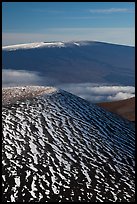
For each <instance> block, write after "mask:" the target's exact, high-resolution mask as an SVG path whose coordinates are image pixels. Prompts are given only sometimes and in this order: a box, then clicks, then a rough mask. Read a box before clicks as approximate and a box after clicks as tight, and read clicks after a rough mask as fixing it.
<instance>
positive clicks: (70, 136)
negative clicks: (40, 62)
mask: <svg viewBox="0 0 137 204" xmlns="http://www.w3.org/2000/svg"><path fill="white" fill-rule="evenodd" d="M2 93H3V95H2V97H3V106H2V128H3V137H2V201H3V202H51V201H53V202H75V201H76V202H80V201H81V202H82V201H85V202H109V201H111V202H132V201H133V202H134V201H135V129H134V124H133V123H132V122H130V121H128V120H126V119H123V118H122V117H120V116H118V115H116V114H113V113H110V112H108V111H105V110H104V109H102V108H100V107H98V106H96V105H94V104H91V103H90V102H88V101H86V100H84V99H82V98H79V97H77V96H75V95H73V94H70V93H68V92H66V91H63V90H59V89H56V88H54V87H39V86H25V87H12V88H3V89H2Z"/></svg>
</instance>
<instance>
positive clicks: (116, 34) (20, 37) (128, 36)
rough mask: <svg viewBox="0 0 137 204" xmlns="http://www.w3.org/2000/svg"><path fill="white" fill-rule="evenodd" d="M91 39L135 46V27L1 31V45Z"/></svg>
mask: <svg viewBox="0 0 137 204" xmlns="http://www.w3.org/2000/svg"><path fill="white" fill-rule="evenodd" d="M72 40H74V41H75V40H76V41H78V40H93V41H100V42H108V43H114V44H120V45H129V46H135V28H133V27H127V28H49V29H47V30H46V31H45V30H43V31H41V33H2V45H3V46H4V45H12V44H20V43H29V42H41V41H72Z"/></svg>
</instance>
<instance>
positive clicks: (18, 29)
mask: <svg viewBox="0 0 137 204" xmlns="http://www.w3.org/2000/svg"><path fill="white" fill-rule="evenodd" d="M71 40H75V41H76V40H77V41H79V40H95V41H104V42H111V43H116V44H125V45H131V46H134V44H135V3H134V2H102V3H101V2H78V3H77V2H3V3H2V44H3V46H4V45H11V44H19V43H29V42H41V41H71Z"/></svg>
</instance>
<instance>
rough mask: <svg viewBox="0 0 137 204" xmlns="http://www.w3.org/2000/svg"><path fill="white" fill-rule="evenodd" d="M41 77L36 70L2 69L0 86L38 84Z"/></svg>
mask: <svg viewBox="0 0 137 204" xmlns="http://www.w3.org/2000/svg"><path fill="white" fill-rule="evenodd" d="M41 81H42V78H41V77H40V76H39V75H38V73H36V72H28V71H25V70H12V69H3V70H2V86H3V87H8V86H21V85H39V84H40V83H41Z"/></svg>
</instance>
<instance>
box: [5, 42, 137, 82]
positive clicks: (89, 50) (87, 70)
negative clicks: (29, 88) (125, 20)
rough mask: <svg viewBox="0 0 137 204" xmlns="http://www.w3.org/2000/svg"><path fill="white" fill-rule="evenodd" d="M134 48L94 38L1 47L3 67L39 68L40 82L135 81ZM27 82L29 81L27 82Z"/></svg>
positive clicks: (31, 69)
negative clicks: (97, 40)
mask: <svg viewBox="0 0 137 204" xmlns="http://www.w3.org/2000/svg"><path fill="white" fill-rule="evenodd" d="M134 62H135V48H134V47H130V46H122V45H116V44H109V43H103V42H94V41H78V42H76V41H73V42H37V43H28V44H20V45H11V46H4V47H3V48H2V69H6V70H9V69H10V70H24V71H26V72H30V71H31V72H37V73H38V76H39V77H41V81H40V82H39V84H37V85H44V86H47V85H50V86H57V85H60V84H67V83H114V84H121V85H127V86H129V85H132V86H133V85H134V81H135V63H134ZM25 85H26V84H25Z"/></svg>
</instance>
